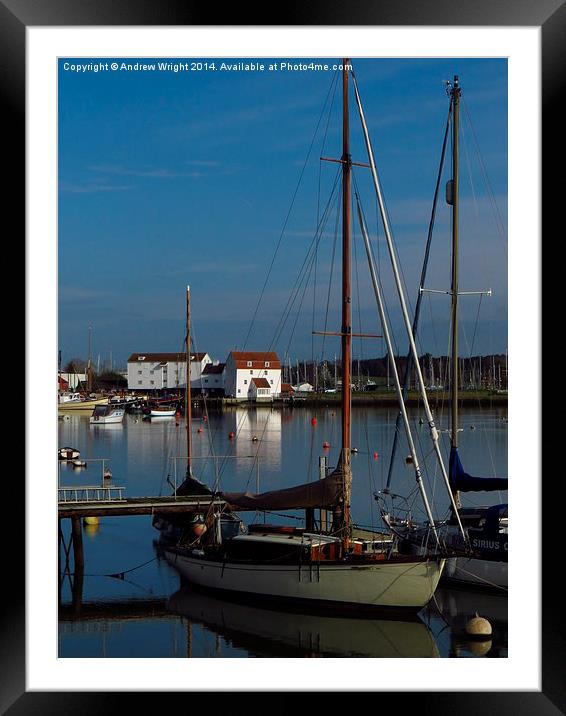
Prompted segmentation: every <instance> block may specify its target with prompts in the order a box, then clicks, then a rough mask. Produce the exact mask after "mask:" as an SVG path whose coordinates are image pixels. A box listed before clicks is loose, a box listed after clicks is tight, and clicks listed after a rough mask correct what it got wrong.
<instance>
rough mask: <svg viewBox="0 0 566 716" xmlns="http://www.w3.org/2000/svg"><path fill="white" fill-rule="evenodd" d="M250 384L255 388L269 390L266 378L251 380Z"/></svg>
mask: <svg viewBox="0 0 566 716" xmlns="http://www.w3.org/2000/svg"><path fill="white" fill-rule="evenodd" d="M252 383H253V384H254V385H255V387H256V388H269V387H270V385H269V382H268V381H267V379H266V378H252Z"/></svg>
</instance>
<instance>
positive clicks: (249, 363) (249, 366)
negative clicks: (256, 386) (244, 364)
mask: <svg viewBox="0 0 566 716" xmlns="http://www.w3.org/2000/svg"><path fill="white" fill-rule="evenodd" d="M251 367H252V362H251V360H249V361H248V368H251Z"/></svg>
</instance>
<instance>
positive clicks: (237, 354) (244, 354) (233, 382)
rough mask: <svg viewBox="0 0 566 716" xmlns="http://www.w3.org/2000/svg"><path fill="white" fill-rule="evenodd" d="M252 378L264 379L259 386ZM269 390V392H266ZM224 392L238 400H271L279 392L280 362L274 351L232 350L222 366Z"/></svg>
mask: <svg viewBox="0 0 566 716" xmlns="http://www.w3.org/2000/svg"><path fill="white" fill-rule="evenodd" d="M254 378H263V379H265V381H267V382H266V384H264V383H263V382H262V383H261V385H260V386H259V391H258V385H257V383H254V382H253V379H254ZM266 391H269V392H266ZM224 392H225V394H226V395H227V396H229V397H232V398H237V399H238V400H254V401H255V400H256V398H258V397H260V398H263V399H266V398H267V399H270V400H273V397H274V396H278V395H279V394H280V393H281V362H280V360H279V358H278V357H277V354H276V353H273V352H265V351H232V352H231V353H230V355H229V356H228V358H227V360H226V367H225V368H224Z"/></svg>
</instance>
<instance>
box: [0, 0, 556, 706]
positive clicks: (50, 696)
mask: <svg viewBox="0 0 566 716" xmlns="http://www.w3.org/2000/svg"><path fill="white" fill-rule="evenodd" d="M218 13H219V9H218V8H217V7H215V6H214V5H212V4H210V5H206V6H205V5H201V4H197V3H195V2H190V1H187V0H160V1H159V2H157V1H153V2H152V1H151V0H97V2H90V1H89V0H41V2H40V1H38V0H35V1H34V0H0V89H1V92H2V95H1V96H2V97H3V99H4V103H3V104H4V111H3V113H2V119H3V124H4V132H3V136H4V138H5V139H6V137H9V138H10V141H9V142H5V150H8V152H9V154H12V155H13V161H11V162H10V159H7V160H6V161H7V163H6V164H4V168H5V169H6V167H8V166H9V168H10V182H8V183H7V185H6V186H5V189H4V192H5V193H4V206H5V207H10V213H11V214H12V216H13V217H17V218H18V219H19V221H20V224H23V227H24V230H25V193H24V192H25V176H24V172H25V169H24V167H25V161H22V160H23V159H25V121H24V117H25V31H26V27H29V26H88V25H96V26H105V25H114V26H115V25H124V26H136V25H155V26H159V25H192V26H194V25H197V26H198V25H214V24H218V23H217V22H216V20H217V18H218ZM276 17H277V19H278V20H279V24H280V25H334V26H348V25H377V26H379V25H396V26H404V25H405V26H409V25H425V26H426V25H429V26H466V25H469V26H536V27H540V28H541V38H542V47H541V51H542V105H541V106H542V112H543V123H542V127H543V137H545V138H546V141H543V143H542V157H543V177H544V179H543V187H544V194H543V198H544V202H543V212H544V213H543V217H544V218H543V227H544V226H546V227H550V225H552V226H553V227H554V226H556V227H558V226H560V223H559V219H560V216H559V212H561V209H562V206H563V204H564V201H563V199H562V201H560V198H561V197H559V195H558V193H559V191H560V189H561V187H562V185H563V182H562V181H561V180H558V181H557V180H556V178H555V175H554V171H553V168H552V167H554V166H563V165H564V163H563V161H561V160H562V158H563V155H564V148H563V146H564V141H563V131H564V130H563V126H562V125H563V120H562V115H561V113H560V111H559V101H560V99H561V90H562V88H563V87H564V86H565V83H564V74H565V68H566V1H565V0H537V1H536V2H533V1H532V0H473V1H472V0H460V2H454V0H451V1H450V2H449V1H448V0H405V2H403V3H401V2H398V0H373V1H372V0H357V2H355V3H354V2H353V3H349V4H345V3H344V4H342V3H335V4H332V5H329V4H328V3H326V2H325V3H322V2H320V0H316V1H313V0H311V1H310V2H308V3H302V4H301V5H299V4H292V5H291V4H289V5H287V6H280V7H279V9H278V13H277V15H276ZM270 18H271V15H268V14H266V15H265V19H264V18H263V17H262V16H261V15H259V14H258V13H257V12H256V11H255V10H252V9H251V8H250V7H248V6H244V5H240V4H236V3H234V4H225V5H223V6H222V23H221V24H222V25H225V26H226V25H234V26H235V25H261V24H270ZM553 138H555V139H553ZM6 213H7V212H5V214H4V216H5V217H6ZM560 234H562V231H560ZM22 245H24V242H22ZM526 330H528V328H526ZM536 339H537V337H535V341H536ZM532 344H533V341H532V340H531V341H530V345H531V350H532ZM536 350H540V346H538V345H537V348H536ZM529 380H530V384H531V385H532V382H533V381H537V382H539V381H540V380H541V378H540V376H530V377H529ZM539 385H540V394H541V395H542V386H541V384H540V383H539ZM537 428H538V426H535V429H537ZM541 471H542V468H541ZM20 472H21V470H20V471H19V472H18V475H19V473H20ZM6 477H7V476H6ZM554 477H556V480H555V479H554ZM552 480H553V484H552V486H551V487H552V492H551V490H550V489H547V490H546V491H545V492H543V514H546V515H553V514H555V512H554V506H555V505H556V504H561V505H564V502H563V501H561V500H560V497H561V496H563V494H564V491H563V488H562V487H561V484H558V485H556V484H554V483H555V482H558V483H562V482H563V478H562V476H561V475H558V473H556V474H555V476H553V477H552ZM537 487H538V486H536V485H534V486H532V489H533V490H535V489H537ZM4 489H5V490H7V493H5V497H7V499H8V500H9V502H10V505H11V509H10V514H9V516H6V515H5V519H6V518H7V519H8V520H9V523H10V525H9V526H8V527H7V528H6V529H5V534H16V535H20V536H19V537H18V539H17V540H14V541H12V542H11V544H10V548H9V549H10V553H11V557H12V559H13V563H12V565H11V567H10V577H9V584H10V591H9V592H7V591H6V589H5V590H4V594H5V596H6V595H7V597H8V598H7V599H6V600H5V606H4V610H3V612H2V616H1V619H2V635H1V643H0V654H1V668H0V674H1V676H0V683H1V690H0V710H1V712H2V713H9V714H14V715H19V714H27V713H34V714H42V715H43V714H50V713H52V712H53V713H55V712H57V713H58V714H61V713H75V712H79V711H80V712H81V713H83V714H90V713H95V712H97V713H98V712H100V711H101V710H103V709H104V710H107V709H112V708H114V707H118V708H120V707H126V698H127V699H128V703H127V706H128V707H130V706H131V703H130V699H131V694H126V693H114V694H109V693H102V692H93V693H89V694H83V693H77V692H72V691H69V692H57V693H55V692H41V693H39V692H29V691H26V686H25V552H24V550H25V545H24V541H23V539H22V538H21V535H22V525H23V524H24V518H25V514H24V505H25V493H24V489H25V488H24V481H23V479H22V480H19V479H14V475H12V477H11V479H10V480H6V481H5V485H4ZM551 504H552V506H553V509H552V510H551V509H550V505H551ZM545 508H546V509H545ZM553 522H554V520H552V521H551V520H547V522H546V525H545V526H544V528H543V542H544V545H545V547H544V552H543V560H542V564H543V577H542V590H543V591H542V605H543V611H542V628H541V635H542V664H541V674H542V690H541V691H540V692H520V691H516V692H515V691H514V692H487V693H486V692H477V691H469V692H461V691H459V692H450V691H447V692H441V693H418V694H417V693H410V692H407V693H403V694H398V693H396V694H388V693H384V694H380V695H379V699H380V700H379V708H380V709H383V708H384V706H385V704H384V699H385V698H386V697H387V701H388V702H389V701H392V703H393V699H394V704H395V708H396V709H397V710H398V709H399V708H401V709H402V710H403V711H405V710H406V709H407V708H416V709H419V711H420V712H422V713H425V714H426V713H434V714H435V715H436V716H440V715H441V714H444V713H446V714H455V713H458V714H472V713H473V714H474V716H477V714H482V716H486V715H487V714H495V713H497V714H501V713H507V712H509V713H514V714H529V716H530V714H538V715H540V716H544V715H546V714H548V715H549V716H550V715H551V714H558V713H566V688H565V682H566V679H565V677H564V674H565V673H566V670H565V668H564V667H565V658H564V655H565V653H566V645H565V642H564V638H563V634H562V631H563V629H562V628H561V625H562V621H563V619H562V613H563V606H562V601H563V600H562V597H561V593H562V592H561V587H560V584H561V580H557V581H555V580H556V570H555V567H556V563H557V560H558V548H557V547H556V546H554V545H557V544H558V543H559V539H558V535H557V536H556V537H555V536H554V535H552V534H551V530H552V529H553V527H552V523H553ZM10 526H12V527H13V529H12V530H10ZM551 564H552V565H553V569H552V571H551V569H550V565H551ZM6 569H7V568H6ZM525 578H527V577H525ZM529 578H532V577H529ZM525 609H529V605H528V604H526V605H525ZM400 668H403V667H402V665H400ZM439 668H441V667H439ZM340 673H342V674H344V681H343V687H344V691H347V690H348V682H347V670H346V671H345V672H344V671H341V672H340ZM334 674H335V675H336V674H337V672H334ZM72 688H73V685H72V684H69V689H70V690H71V689H72ZM449 688H450V684H449V683H447V689H449ZM321 690H322V691H324V690H325V689H324V688H322V689H321ZM368 690H371V687H368ZM169 696H177V697H179V696H180V697H183V695H182V694H168V702H169ZM242 696H244V694H242ZM162 698H163V694H159V693H151V694H143V699H144V709H143V712H144V713H147V712H148V710H149V709H153V708H157V707H158V702H157V699H160V700H161V699H162ZM183 698H184V699H185V702H184V710H188V708H189V703H188V702H187V701H186V695H184V697H183ZM399 699H401V701H400V700H399ZM408 700H410V701H411V702H412V703H411V704H410V705H409V703H408ZM350 705H352V704H350ZM376 707H377V704H376ZM246 708H253V705H252V704H251V703H250V702H246Z"/></svg>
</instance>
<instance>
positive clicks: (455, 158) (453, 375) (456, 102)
mask: <svg viewBox="0 0 566 716" xmlns="http://www.w3.org/2000/svg"><path fill="white" fill-rule="evenodd" d="M452 103H453V111H454V129H453V134H452V190H451V199H452V280H451V287H450V290H451V294H452V311H451V314H452V316H451V322H452V365H451V367H450V382H451V385H452V430H451V439H450V444H451V446H452V448H453V449H455V450H457V449H458V379H459V371H458V162H459V155H458V129H459V123H460V87H459V84H458V75H454V86H453V87H452Z"/></svg>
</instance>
